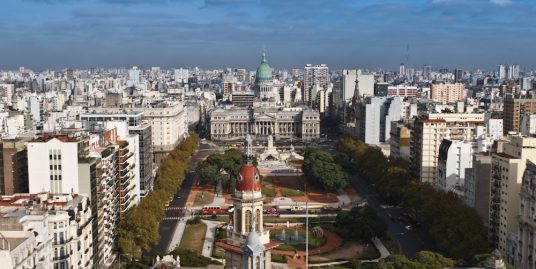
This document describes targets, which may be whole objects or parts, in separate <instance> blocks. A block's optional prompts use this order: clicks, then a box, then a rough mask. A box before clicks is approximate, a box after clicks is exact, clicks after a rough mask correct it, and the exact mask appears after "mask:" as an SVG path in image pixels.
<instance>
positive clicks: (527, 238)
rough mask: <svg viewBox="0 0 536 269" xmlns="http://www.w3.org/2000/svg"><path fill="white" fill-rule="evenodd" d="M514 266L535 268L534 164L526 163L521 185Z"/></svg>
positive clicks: (535, 177) (535, 167)
mask: <svg viewBox="0 0 536 269" xmlns="http://www.w3.org/2000/svg"><path fill="white" fill-rule="evenodd" d="M520 199H521V201H520V204H519V231H518V240H519V241H518V246H517V255H516V266H518V268H520V269H534V268H536V248H535V246H536V236H535V234H536V210H535V208H536V164H535V163H533V162H531V161H529V160H528V161H527V164H526V169H525V173H524V174H523V182H522V183H521V192H520Z"/></svg>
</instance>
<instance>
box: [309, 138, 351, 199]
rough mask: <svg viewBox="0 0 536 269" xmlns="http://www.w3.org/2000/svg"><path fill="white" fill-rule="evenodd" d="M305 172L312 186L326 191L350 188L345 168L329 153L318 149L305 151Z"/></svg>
mask: <svg viewBox="0 0 536 269" xmlns="http://www.w3.org/2000/svg"><path fill="white" fill-rule="evenodd" d="M303 172H304V174H305V176H306V177H307V178H308V179H309V180H310V182H311V183H312V184H314V185H316V186H319V187H321V188H323V189H324V190H326V191H335V190H337V189H340V188H345V187H346V186H348V175H347V174H346V172H345V171H344V170H343V168H342V167H341V166H340V165H339V164H338V163H336V162H335V160H334V159H333V156H332V155H331V154H330V153H329V152H326V151H323V150H320V149H317V148H307V149H306V150H305V157H304V163H303Z"/></svg>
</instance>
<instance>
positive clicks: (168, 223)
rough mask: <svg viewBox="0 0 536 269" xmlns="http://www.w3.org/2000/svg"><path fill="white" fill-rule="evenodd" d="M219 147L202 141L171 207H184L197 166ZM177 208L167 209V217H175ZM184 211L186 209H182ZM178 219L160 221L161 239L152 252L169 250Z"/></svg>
mask: <svg viewBox="0 0 536 269" xmlns="http://www.w3.org/2000/svg"><path fill="white" fill-rule="evenodd" d="M217 151H218V149H217V148H216V147H215V146H214V145H213V144H210V143H209V142H205V141H201V143H200V146H199V150H198V151H197V152H196V153H194V155H193V156H192V160H191V161H192V168H191V170H190V171H189V172H188V173H187V174H186V178H185V179H184V182H182V185H181V187H180V189H179V190H178V191H177V192H176V194H175V196H174V197H173V201H172V202H171V203H170V207H179V208H184V206H185V205H186V202H187V199H188V194H189V193H190V190H191V189H192V185H193V184H194V181H195V172H194V170H195V167H196V166H197V164H198V163H199V162H201V161H202V160H204V159H205V158H206V157H207V156H208V155H210V154H212V153H216V152H217ZM175 212H177V211H175V210H166V211H165V217H174V214H175ZM182 212H184V210H182ZM178 221H179V220H178V219H164V220H162V221H161V222H160V227H159V230H158V232H159V234H160V241H159V242H158V244H157V245H156V246H155V247H154V248H153V250H152V251H151V253H152V254H157V253H165V252H166V250H167V247H168V245H169V243H170V241H171V239H172V237H173V232H174V231H175V227H176V226H177V222H178Z"/></svg>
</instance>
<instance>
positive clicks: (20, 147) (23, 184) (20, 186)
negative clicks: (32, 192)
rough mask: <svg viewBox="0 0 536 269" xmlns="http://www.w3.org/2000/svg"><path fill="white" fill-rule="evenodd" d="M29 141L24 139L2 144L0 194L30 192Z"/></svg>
mask: <svg viewBox="0 0 536 269" xmlns="http://www.w3.org/2000/svg"><path fill="white" fill-rule="evenodd" d="M26 143H27V141H25V140H22V139H15V140H2V141H1V142H0V194H2V195H11V194H14V193H27V192H28V155H27V151H26Z"/></svg>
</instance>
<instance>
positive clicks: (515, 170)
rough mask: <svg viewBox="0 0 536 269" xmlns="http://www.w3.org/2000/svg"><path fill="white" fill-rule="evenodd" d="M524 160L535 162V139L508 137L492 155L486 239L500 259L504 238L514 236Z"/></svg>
mask: <svg viewBox="0 0 536 269" xmlns="http://www.w3.org/2000/svg"><path fill="white" fill-rule="evenodd" d="M527 160H529V161H532V162H536V138H532V137H523V136H520V135H512V136H509V142H508V143H505V144H504V145H503V149H502V151H499V150H498V151H497V152H496V153H493V155H492V169H491V199H490V200H491V203H490V225H489V235H490V239H491V242H492V244H493V247H495V248H497V249H498V250H499V251H501V253H503V255H506V254H507V250H508V244H507V243H508V238H509V237H510V236H511V235H512V234H516V233H517V232H518V228H519V222H518V219H517V218H518V215H519V204H520V197H519V193H520V191H521V183H522V181H523V173H524V171H525V166H526V163H527Z"/></svg>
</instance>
